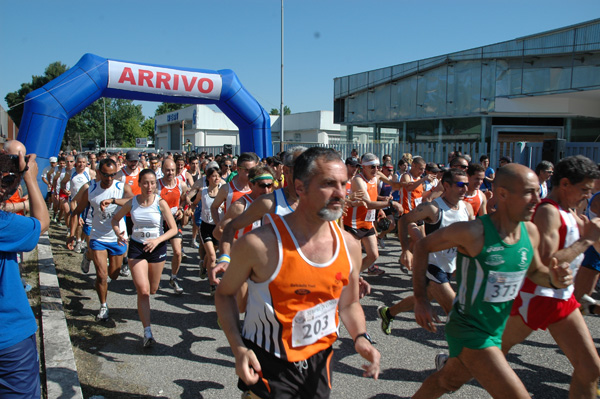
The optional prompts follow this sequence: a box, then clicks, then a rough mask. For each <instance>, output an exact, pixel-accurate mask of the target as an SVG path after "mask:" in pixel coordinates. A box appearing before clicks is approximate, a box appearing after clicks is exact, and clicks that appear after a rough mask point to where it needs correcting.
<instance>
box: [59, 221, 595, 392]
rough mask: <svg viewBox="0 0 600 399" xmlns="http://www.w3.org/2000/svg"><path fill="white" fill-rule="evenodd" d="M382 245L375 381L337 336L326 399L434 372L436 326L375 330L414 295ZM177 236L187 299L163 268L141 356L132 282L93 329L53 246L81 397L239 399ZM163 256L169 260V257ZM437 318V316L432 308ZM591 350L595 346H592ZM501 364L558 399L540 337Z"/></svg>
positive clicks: (207, 300)
mask: <svg viewBox="0 0 600 399" xmlns="http://www.w3.org/2000/svg"><path fill="white" fill-rule="evenodd" d="M391 237H392V236H391V235H390V238H389V239H387V240H386V244H387V249H385V250H381V258H380V260H379V261H378V263H377V264H378V265H379V266H380V267H382V268H383V269H384V270H386V274H385V275H383V276H379V277H366V279H367V280H368V281H369V282H370V283H371V285H372V287H373V291H372V293H371V295H370V296H369V297H367V298H365V299H363V301H362V304H363V308H364V310H365V314H366V318H367V325H368V330H369V333H370V334H371V335H372V337H373V339H374V340H375V341H376V342H377V348H378V349H379V351H380V352H381V353H382V370H383V372H382V374H381V375H380V379H379V380H378V381H374V380H372V379H366V378H362V377H361V374H362V369H361V365H362V364H363V360H362V358H360V356H358V355H357V354H355V352H354V349H353V343H352V339H351V338H350V337H349V336H348V333H347V332H346V331H345V329H344V328H343V327H342V328H341V331H340V339H339V340H338V341H337V342H336V344H335V346H334V348H335V352H334V360H333V370H334V371H333V394H332V398H340V399H341V398H379V399H381V398H407V397H410V395H411V394H413V393H414V392H415V391H416V390H417V389H418V387H419V386H420V384H421V382H422V381H423V380H424V379H425V378H426V377H427V376H428V375H430V374H431V373H432V370H433V367H434V366H433V359H434V357H435V355H436V354H437V353H439V352H440V351H444V350H445V349H446V343H445V341H444V335H443V331H444V328H443V326H440V328H438V330H439V331H438V333H437V334H432V333H429V332H426V331H425V330H423V329H421V328H420V327H419V326H418V325H417V324H416V323H415V322H414V318H413V315H412V313H407V314H406V315H405V316H400V317H398V318H397V319H396V321H394V322H393V325H392V326H393V330H392V335H390V336H386V335H384V334H383V333H382V332H381V330H380V327H379V322H380V320H379V319H378V317H377V311H376V309H377V306H379V305H381V304H382V303H385V304H388V305H389V304H391V303H392V302H393V301H397V300H399V299H401V298H403V297H405V296H407V295H410V294H411V292H412V288H411V287H412V286H411V284H412V283H411V279H410V276H409V275H407V274H405V273H403V272H402V271H401V270H400V269H399V267H398V266H397V259H398V256H399V246H398V244H397V240H396V238H391ZM189 238H190V231H189V228H188V229H186V231H185V239H184V251H185V253H186V254H188V258H187V260H186V261H184V263H183V266H182V269H181V272H180V277H181V278H182V279H183V281H182V287H183V288H184V289H185V293H184V294H183V295H181V296H176V295H174V294H173V292H172V290H171V289H170V288H169V287H168V275H170V266H169V264H168V263H167V265H166V267H165V271H164V273H163V279H162V282H161V289H160V290H159V292H158V293H157V294H156V295H155V296H154V297H152V299H151V306H152V330H153V333H154V336H155V338H156V340H157V345H156V346H155V347H154V348H152V349H143V348H142V338H141V337H142V326H141V323H140V321H139V318H138V315H137V310H136V295H135V288H134V286H133V283H132V281H131V278H125V279H122V278H120V279H119V280H117V281H113V282H111V283H110V284H109V295H108V306H109V309H110V317H111V320H110V321H108V322H107V323H106V324H105V325H103V326H97V322H96V321H95V319H94V318H95V315H96V313H97V312H98V308H99V303H98V299H97V296H96V293H95V291H94V290H93V284H94V278H95V276H94V274H93V269H92V271H90V273H89V274H88V275H82V274H81V271H80V270H79V263H80V260H81V255H78V254H74V253H67V251H66V250H65V249H64V244H63V245H62V248H61V247H60V245H58V246H55V247H53V251H55V253H58V254H59V256H58V257H57V256H55V261H56V263H57V270H58V273H59V277H60V274H61V273H66V274H70V275H73V276H75V277H76V278H77V279H81V280H77V281H78V283H77V284H75V286H74V287H75V288H73V287H70V288H69V291H68V292H64V291H63V297H68V298H69V302H70V304H69V305H66V306H65V307H66V308H67V309H68V312H69V314H72V315H73V320H69V325H70V326H71V324H73V325H75V326H76V328H77V329H79V330H80V331H89V337H88V338H86V339H85V342H83V341H82V339H81V338H77V339H75V338H72V339H73V341H74V346H75V357H76V360H77V363H78V366H77V367H78V369H79V372H80V380H81V383H82V388H83V391H84V394H85V397H89V396H91V395H101V396H104V397H105V398H141V397H144V398H145V397H153V398H155V397H157V398H219V399H220V398H239V396H240V391H239V390H238V389H237V387H236V383H237V378H236V376H235V369H234V365H235V363H234V359H233V356H232V353H231V351H230V349H229V346H228V344H227V341H226V339H225V335H224V334H223V333H222V331H221V330H220V329H219V327H218V325H217V322H216V313H215V310H214V303H213V298H211V297H210V296H209V294H208V289H209V287H208V281H207V280H200V278H199V277H198V270H199V268H198V266H197V255H196V254H195V250H194V249H192V248H191V246H190V239H189ZM169 255H170V253H169ZM436 309H437V310H438V312H439V313H441V309H440V308H439V307H437V308H436ZM586 320H587V322H588V325H589V326H590V329H591V331H592V332H593V335H594V334H597V333H598V331H600V319H598V318H593V317H591V318H590V317H587V318H586ZM595 342H598V341H597V339H596V340H595ZM509 361H510V362H511V364H512V366H513V367H514V368H515V369H516V371H517V373H518V375H519V376H520V377H521V378H522V379H523V381H524V382H525V385H526V386H527V388H528V389H529V391H530V392H532V393H534V394H535V397H536V399H540V398H565V397H567V396H568V384H569V382H570V375H571V372H572V368H571V366H570V364H569V363H568V361H567V359H566V358H565V356H564V355H563V354H562V352H560V351H559V350H558V349H557V347H556V346H555V345H554V343H553V341H552V338H551V337H550V335H549V334H548V333H546V332H540V333H535V334H533V335H532V336H531V337H530V339H528V340H527V341H526V342H525V343H524V344H522V345H519V346H518V347H516V348H515V350H514V353H511V355H510V356H509ZM447 397H449V398H450V397H451V398H489V395H488V394H487V393H485V391H483V389H481V388H480V387H479V386H478V384H477V383H475V382H473V383H469V384H467V385H466V386H465V387H463V388H462V389H461V390H459V391H458V392H456V393H454V394H452V395H447Z"/></svg>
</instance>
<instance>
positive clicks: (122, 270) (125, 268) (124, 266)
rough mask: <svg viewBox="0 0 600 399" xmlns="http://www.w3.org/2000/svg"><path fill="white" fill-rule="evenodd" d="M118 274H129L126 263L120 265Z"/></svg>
mask: <svg viewBox="0 0 600 399" xmlns="http://www.w3.org/2000/svg"><path fill="white" fill-rule="evenodd" d="M119 274H120V275H121V276H123V277H129V276H131V272H130V271H129V265H128V264H127V263H123V264H122V265H121V272H120V273H119Z"/></svg>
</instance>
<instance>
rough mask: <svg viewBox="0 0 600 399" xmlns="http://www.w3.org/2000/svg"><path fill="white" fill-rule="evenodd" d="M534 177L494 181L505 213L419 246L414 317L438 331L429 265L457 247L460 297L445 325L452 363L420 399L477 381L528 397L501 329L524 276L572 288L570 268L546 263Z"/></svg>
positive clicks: (497, 394) (496, 393)
mask: <svg viewBox="0 0 600 399" xmlns="http://www.w3.org/2000/svg"><path fill="white" fill-rule="evenodd" d="M538 191H539V184H538V181H537V177H536V176H535V173H533V171H532V170H530V169H529V168H526V167H525V166H522V165H518V164H512V165H509V166H506V167H503V168H501V169H500V170H498V173H496V176H495V179H494V195H495V196H496V197H497V198H498V210H497V211H496V212H495V213H494V214H493V215H491V216H490V215H484V216H482V217H480V218H477V219H476V220H474V221H470V222H462V223H454V224H452V225H450V226H448V227H446V228H443V229H440V230H438V231H436V232H434V233H432V234H431V235H428V236H427V237H425V238H423V239H422V240H420V241H419V242H418V243H417V245H416V248H415V257H414V260H415V265H414V272H413V285H414V293H415V300H416V304H415V318H416V321H417V323H419V325H420V326H422V327H423V328H425V329H426V330H428V331H431V332H435V331H437V328H436V326H435V324H434V319H435V320H436V321H437V317H435V316H433V314H432V309H431V304H430V302H429V298H428V296H427V288H426V286H427V284H426V277H425V275H426V271H427V259H428V255H429V253H431V252H436V251H442V250H444V249H450V248H453V247H456V248H457V249H458V256H457V261H456V264H457V265H458V266H457V271H456V280H457V285H458V287H459V288H458V295H457V298H456V301H455V302H454V304H453V306H452V311H451V312H450V314H449V317H448V322H447V323H446V326H445V331H446V339H447V341H448V346H449V348H450V358H449V359H448V361H447V363H446V364H445V366H443V367H441V368H440V369H439V370H438V371H437V372H435V373H434V374H432V375H431V376H429V377H428V378H427V379H426V380H425V382H424V383H423V385H422V386H421V388H420V389H419V390H418V391H417V392H416V393H415V395H414V396H413V398H416V399H419V398H426V399H431V398H438V397H440V396H441V395H443V394H444V393H447V392H451V391H456V390H457V389H459V388H460V387H461V386H462V385H463V384H465V383H466V382H467V381H469V380H470V379H471V378H475V379H477V381H478V382H479V383H480V384H481V385H482V386H483V388H484V389H485V390H486V391H487V392H488V393H490V395H492V396H493V397H494V398H507V399H508V398H510V399H515V398H516V399H519V398H529V397H530V396H529V394H528V393H527V390H526V389H525V386H524V385H523V383H522V382H521V380H520V379H519V377H517V375H516V374H515V372H514V371H513V370H512V369H511V368H510V365H509V364H508V362H507V361H506V358H505V357H504V355H503V354H502V351H501V350H500V345H501V341H502V331H503V330H504V326H505V323H506V319H507V318H508V316H509V312H510V307H511V305H512V300H513V299H514V297H515V296H516V295H517V292H518V291H517V289H518V287H519V286H520V284H521V282H522V281H523V278H524V277H525V274H527V275H528V277H529V278H530V279H532V280H533V281H536V282H537V283H539V284H542V285H547V286H550V285H554V286H559V287H565V286H567V285H568V284H570V283H571V282H572V275H571V274H570V269H569V268H568V266H566V265H562V264H561V266H560V267H558V266H557V262H556V260H553V262H552V265H553V266H552V268H551V270H548V268H546V267H545V266H543V265H542V263H541V260H540V256H539V254H538V252H537V245H538V242H539V235H538V232H537V229H536V228H535V226H534V225H533V224H532V223H529V222H525V221H527V220H530V219H531V216H532V215H533V211H534V209H535V205H536V204H537V203H538V202H539V194H538Z"/></svg>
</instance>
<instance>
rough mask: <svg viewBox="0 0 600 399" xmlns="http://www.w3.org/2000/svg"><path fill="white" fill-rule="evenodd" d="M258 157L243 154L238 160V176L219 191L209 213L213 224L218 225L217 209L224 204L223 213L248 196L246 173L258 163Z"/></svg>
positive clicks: (247, 153)
mask: <svg viewBox="0 0 600 399" xmlns="http://www.w3.org/2000/svg"><path fill="white" fill-rule="evenodd" d="M258 160H259V159H258V156H257V155H256V154H255V153H253V152H244V153H242V155H240V157H239V159H238V174H237V176H236V177H234V178H233V180H232V181H230V182H229V184H224V185H223V186H221V188H220V189H219V193H218V194H217V196H216V197H215V200H214V201H213V203H212V205H211V207H210V212H211V214H212V217H213V220H214V221H215V223H218V222H219V220H220V218H219V207H220V206H221V204H223V203H225V212H227V207H228V206H229V205H231V204H232V203H234V202H235V201H237V200H239V199H240V198H241V197H242V196H243V195H244V194H250V191H251V190H250V186H249V185H248V171H249V170H250V169H252V168H253V167H255V166H256V164H257V163H258Z"/></svg>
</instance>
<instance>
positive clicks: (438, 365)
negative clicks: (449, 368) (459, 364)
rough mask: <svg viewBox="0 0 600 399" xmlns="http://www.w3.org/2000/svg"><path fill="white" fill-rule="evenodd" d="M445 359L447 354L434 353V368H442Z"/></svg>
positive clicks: (446, 359) (438, 369)
mask: <svg viewBox="0 0 600 399" xmlns="http://www.w3.org/2000/svg"><path fill="white" fill-rule="evenodd" d="M447 361H448V355H447V354H445V353H438V354H437V355H435V369H436V370H437V371H440V370H441V369H442V367H444V365H445V364H446V362H447Z"/></svg>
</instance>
